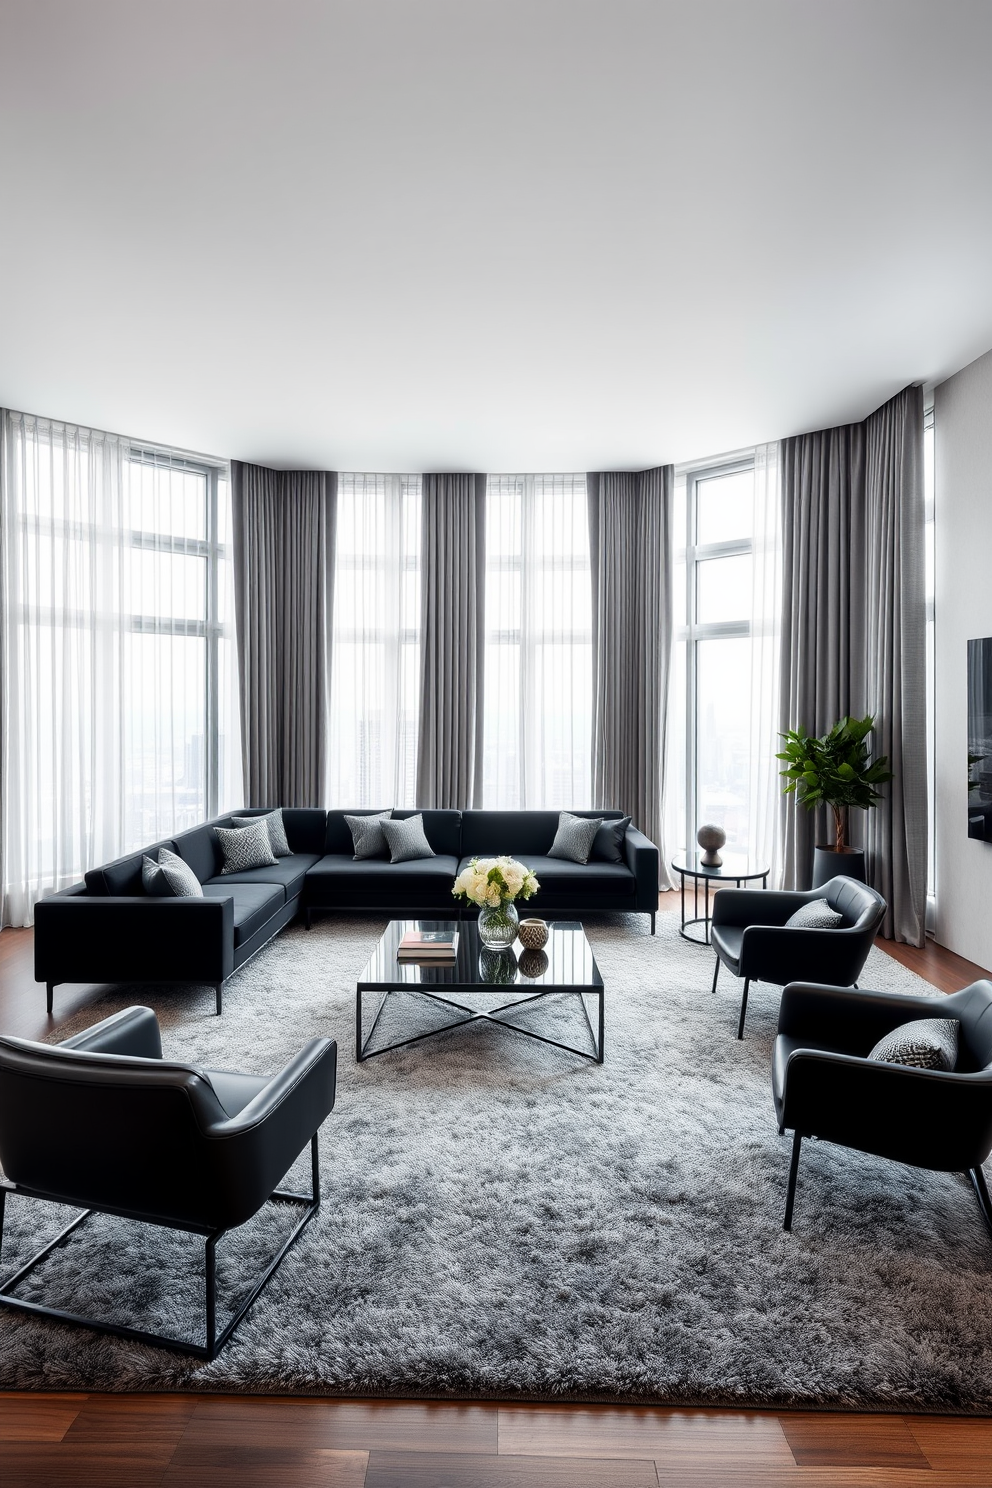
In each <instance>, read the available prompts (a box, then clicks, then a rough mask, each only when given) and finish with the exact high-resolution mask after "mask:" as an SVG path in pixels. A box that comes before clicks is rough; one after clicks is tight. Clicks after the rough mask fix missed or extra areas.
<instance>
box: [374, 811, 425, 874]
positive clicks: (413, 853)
mask: <svg viewBox="0 0 992 1488" xmlns="http://www.w3.org/2000/svg"><path fill="white" fill-rule="evenodd" d="M382 831H383V835H384V836H385V838H386V841H387V843H388V844H389V861H390V862H391V863H409V862H412V861H413V859H414V858H434V857H436V856H437V854H436V853H435V851H434V849H433V848H432V847H431V845H430V843H429V842H428V841H427V838H426V836H425V835H424V818H423V817H422V816H421V815H420V813H419V812H418V814H417V815H416V816H405V817H399V816H394V817H390V818H389V819H388V820H386V821H384V822H383V824H382Z"/></svg>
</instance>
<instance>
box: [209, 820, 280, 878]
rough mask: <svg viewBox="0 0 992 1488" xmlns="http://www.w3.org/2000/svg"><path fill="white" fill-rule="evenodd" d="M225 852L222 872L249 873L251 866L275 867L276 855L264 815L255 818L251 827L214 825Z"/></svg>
mask: <svg viewBox="0 0 992 1488" xmlns="http://www.w3.org/2000/svg"><path fill="white" fill-rule="evenodd" d="M214 831H215V832H216V833H217V841H218V842H219V843H220V850H221V852H222V853H223V854H224V866H223V868H222V869H221V873H247V872H248V871H249V869H251V868H274V867H275V861H276V856H275V853H274V852H273V851H272V839H271V838H270V836H269V829H268V827H267V826H266V825H265V817H264V816H256V817H254V818H253V820H252V823H251V826H249V827H214Z"/></svg>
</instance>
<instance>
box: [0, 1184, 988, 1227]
mask: <svg viewBox="0 0 992 1488" xmlns="http://www.w3.org/2000/svg"><path fill="white" fill-rule="evenodd" d="M968 1179H969V1181H970V1183H971V1186H972V1188H973V1189H974V1190H975V1198H976V1199H977V1200H978V1207H979V1209H980V1210H981V1211H982V1218H983V1219H984V1221H985V1228H986V1229H987V1230H988V1232H989V1234H990V1235H992V1198H990V1197H989V1186H988V1184H987V1183H986V1181H985V1174H984V1172H983V1171H982V1169H981V1168H970V1169H969V1170H968ZM0 1220H2V1216H0ZM0 1234H2V1225H0Z"/></svg>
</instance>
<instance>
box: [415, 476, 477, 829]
mask: <svg viewBox="0 0 992 1488" xmlns="http://www.w3.org/2000/svg"><path fill="white" fill-rule="evenodd" d="M421 500H422V503H423V507H422V537H421V636H422V640H421V693H420V728H419V736H418V748H417V804H418V806H425V807H440V808H446V807H452V808H455V809H462V808H466V807H472V806H479V805H481V797H482V742H483V741H482V703H483V670H484V665H485V579H486V550H485V543H486V477H485V476H484V475H465V474H445V475H425V476H424V477H423V481H422V486H421Z"/></svg>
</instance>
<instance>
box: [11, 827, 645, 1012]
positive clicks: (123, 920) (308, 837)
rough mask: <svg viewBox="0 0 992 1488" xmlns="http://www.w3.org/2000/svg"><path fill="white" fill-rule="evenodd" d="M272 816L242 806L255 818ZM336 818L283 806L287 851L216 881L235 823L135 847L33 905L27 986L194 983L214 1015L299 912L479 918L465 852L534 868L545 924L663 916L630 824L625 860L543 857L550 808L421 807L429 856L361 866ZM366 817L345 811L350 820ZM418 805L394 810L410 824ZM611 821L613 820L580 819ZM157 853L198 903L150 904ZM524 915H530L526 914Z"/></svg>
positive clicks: (639, 837) (536, 904)
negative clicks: (150, 862)
mask: <svg viewBox="0 0 992 1488" xmlns="http://www.w3.org/2000/svg"><path fill="white" fill-rule="evenodd" d="M269 809H271V808H269V807H265V808H256V809H254V810H252V809H247V808H246V809H245V810H244V811H239V812H238V815H239V816H242V817H243V816H253V815H254V816H261V815H264V814H265V811H267V810H269ZM345 814H346V813H345V812H344V811H321V810H316V809H311V808H302V807H286V808H284V810H283V821H284V823H285V827H286V837H287V841H288V842H289V846H290V849H291V853H290V856H289V857H282V858H279V859H278V860H277V862H276V864H275V866H274V867H269V868H253V869H250V870H249V871H247V872H244V873H229V874H223V873H222V871H221V870H222V868H223V855H222V853H221V850H220V845H219V843H218V840H217V836H216V833H215V832H214V831H213V828H214V827H215V826H225V825H229V824H230V817H220V818H218V819H217V821H216V822H206V823H204V825H203V826H200V827H193V828H192V829H191V830H190V831H187V832H181V833H180V834H179V835H178V836H177V837H175V838H173V839H171V840H170V841H166V842H157V843H155V844H154V845H153V846H151V847H147V848H144V849H142V851H140V852H136V853H130V854H129V855H128V856H127V857H125V858H118V859H117V860H116V861H115V862H113V863H107V864H105V865H104V866H103V867H102V868H92V869H90V871H89V872H88V873H87V874H86V878H85V881H84V882H83V883H79V884H73V885H72V886H71V887H70V888H68V889H63V890H62V891H61V892H60V893H57V894H52V895H50V896H49V897H48V898H47V899H42V900H40V901H39V902H38V904H37V905H36V906H35V940H34V946H35V979H36V981H39V982H44V983H45V984H46V987H47V994H48V1011H49V1012H51V1011H52V1003H53V991H54V988H55V987H56V986H57V985H58V984H59V983H60V982H142V983H147V982H195V983H197V984H198V985H210V986H213V987H214V989H215V993H216V998H217V1011H218V1013H219V1012H220V1011H221V1007H222V999H223V990H224V983H225V982H226V980H227V978H228V977H229V976H230V975H231V973H232V972H234V971H237V969H238V967H240V966H243V965H244V963H245V962H246V961H247V960H248V959H249V958H250V957H251V956H253V955H254V954H255V952H256V951H258V950H260V949H261V948H262V946H264V945H265V944H266V943H267V942H268V941H269V940H271V939H272V937H273V936H274V935H275V934H276V933H277V932H278V931H279V930H281V929H282V927H283V926H284V925H287V924H288V923H289V922H290V920H292V919H294V918H295V917H296V915H297V914H299V913H300V912H301V911H302V912H303V914H304V916H305V918H306V923H307V925H308V927H309V925H310V922H311V919H312V917H313V915H314V914H315V913H317V912H318V911H320V910H337V911H347V912H351V913H354V912H356V911H368V912H370V913H375V914H382V915H390V916H391V917H393V918H396V919H399V918H402V917H404V916H416V915H423V916H425V917H428V916H429V917H431V918H437V919H458V918H460V917H461V916H462V915H466V914H475V913H476V911H475V910H467V909H465V908H463V907H461V906H460V904H459V902H458V901H457V900H455V899H454V898H452V894H451V886H452V883H453V882H454V880H455V876H456V874H457V873H458V872H459V870H460V868H461V867H462V866H463V865H464V864H465V863H467V862H468V861H469V859H470V858H473V857H483V856H494V855H496V854H501V853H508V854H510V856H511V857H515V858H519V859H520V860H521V861H522V862H525V863H526V864H527V865H528V866H529V867H531V868H533V869H534V871H535V872H536V874H537V877H538V879H539V880H540V883H541V890H540V892H539V893H538V894H537V895H536V896H535V897H534V899H533V900H532V901H531V902H530V904H529V906H528V910H529V912H531V913H533V914H535V915H541V916H542V917H544V918H552V919H553V918H555V917H558V918H562V917H578V916H581V915H582V914H585V913H590V912H596V911H598V912H604V911H606V912H610V911H612V912H616V911H625V912H634V913H638V912H639V913H643V914H647V915H650V917H651V933H652V934H654V927H655V913H656V911H657V908H658V849H657V848H656V847H655V845H654V843H653V842H649V841H648V839H647V838H646V837H645V836H644V835H643V833H641V832H638V831H637V830H635V828H633V827H628V829H627V833H626V838H625V842H624V849H623V851H624V858H625V861H624V862H622V863H610V862H605V861H602V860H599V859H595V858H593V859H590V861H589V862H588V863H585V864H579V863H570V862H566V861H564V860H562V859H560V858H549V857H548V855H547V854H548V850H549V848H550V847H551V844H552V842H553V840H554V836H555V832H556V830H557V827H558V812H557V811H424V812H423V818H424V832H425V835H426V837H427V840H428V842H429V843H430V845H431V847H432V848H433V849H434V852H435V854H436V856H435V857H433V858H418V859H416V860H414V861H412V862H407V863H390V862H388V861H387V860H386V859H384V858H365V859H361V860H360V861H358V862H356V861H355V858H354V848H353V845H352V839H351V832H350V830H349V828H348V824H347V822H346V821H345V819H344V818H345ZM363 814H372V813H371V812H369V813H366V812H365V811H364V810H362V811H349V812H348V813H347V815H349V816H360V815H363ZM417 814H418V813H417V812H416V811H415V810H395V811H394V812H393V815H394V816H397V817H408V816H414V815H417ZM574 814H575V815H577V816H596V817H604V818H609V819H615V818H617V817H620V816H622V815H623V813H622V812H620V811H607V810H603V811H578V812H575V813H574ZM161 847H168V848H170V849H171V850H172V851H173V852H175V853H178V854H179V856H180V857H181V858H183V860H184V861H185V862H186V863H188V864H189V866H190V867H191V868H192V869H193V871H194V873H195V874H196V876H197V878H198V879H199V880H200V883H201V884H202V885H203V898H202V899H198V898H197V899H159V898H153V897H151V896H149V895H147V894H146V893H145V892H144V888H143V885H142V880H141V861H142V857H143V856H144V854H145V853H148V854H149V855H151V856H154V855H155V854H156V853H157V852H158V849H159V848H161ZM525 912H526V911H525Z"/></svg>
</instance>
